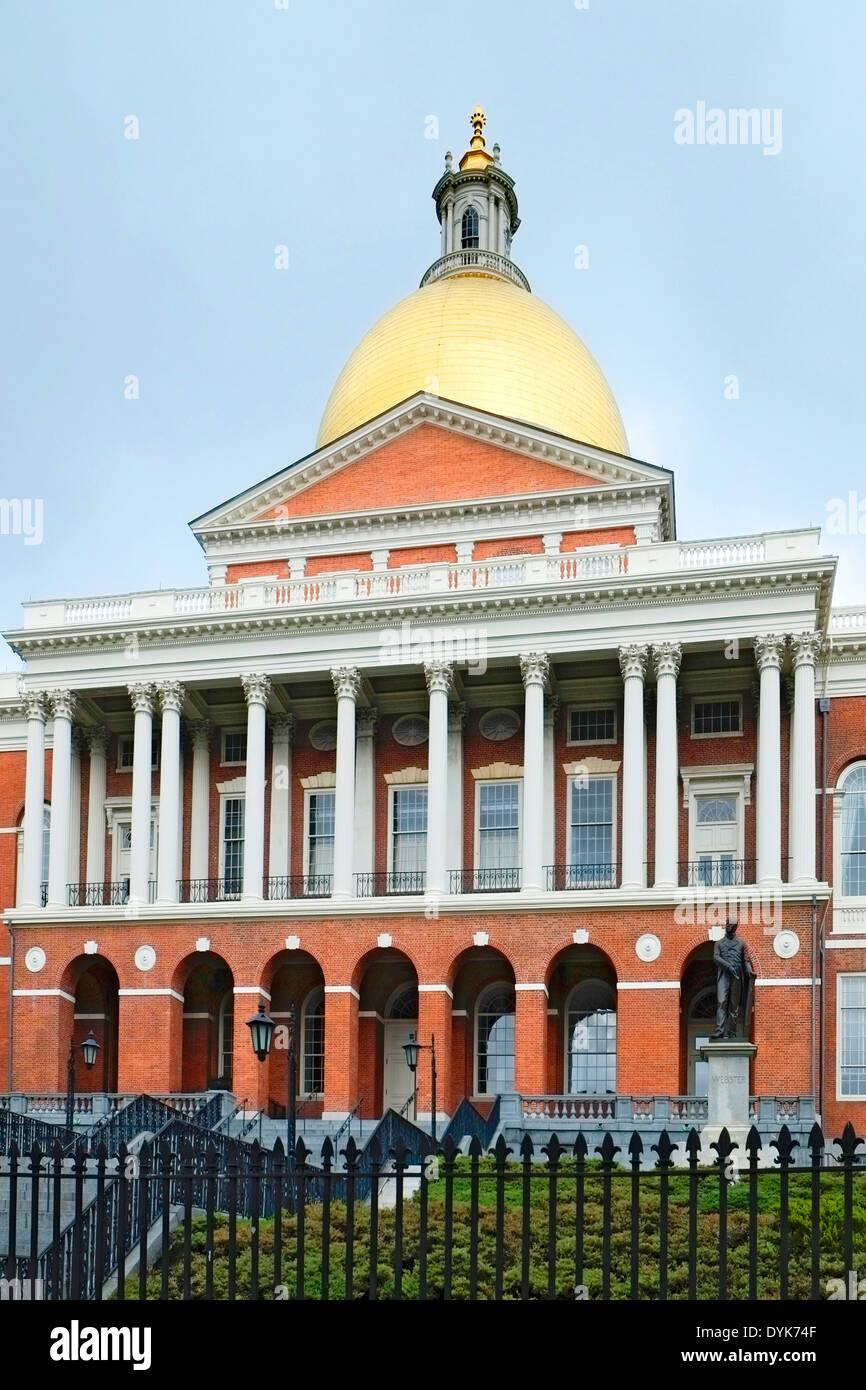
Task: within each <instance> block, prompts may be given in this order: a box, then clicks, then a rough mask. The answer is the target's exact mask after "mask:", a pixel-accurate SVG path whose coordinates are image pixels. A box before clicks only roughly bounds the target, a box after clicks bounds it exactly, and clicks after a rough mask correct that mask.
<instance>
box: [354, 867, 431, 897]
mask: <svg viewBox="0 0 866 1390" xmlns="http://www.w3.org/2000/svg"><path fill="white" fill-rule="evenodd" d="M426 882H427V875H426V874H425V872H424V870H423V869H399V870H397V872H396V873H390V874H355V896H356V897H357V898H379V897H385V896H387V894H389V893H423V892H424V885H425V883H426Z"/></svg>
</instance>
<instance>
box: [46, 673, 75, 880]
mask: <svg viewBox="0 0 866 1390" xmlns="http://www.w3.org/2000/svg"><path fill="white" fill-rule="evenodd" d="M48 699H49V704H50V706H51V713H52V714H53V715H54V742H53V751H52V756H51V836H50V839H49V842H48V906H49V907H66V906H67V904H68V901H69V897H68V893H67V891H66V884H67V882H68V880H67V877H66V875H67V873H68V872H69V807H70V796H71V790H72V716H73V713H74V711H75V698H74V696H73V695H72V694H71V692H70V691H68V690H53V691H52V692H51V694H50V695H49V697H48Z"/></svg>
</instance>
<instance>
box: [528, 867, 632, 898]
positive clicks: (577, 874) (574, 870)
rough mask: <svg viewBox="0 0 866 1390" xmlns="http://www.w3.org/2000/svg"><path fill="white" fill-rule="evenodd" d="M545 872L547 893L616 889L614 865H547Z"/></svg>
mask: <svg viewBox="0 0 866 1390" xmlns="http://www.w3.org/2000/svg"><path fill="white" fill-rule="evenodd" d="M545 872H546V874H547V890H548V892H553V893H564V892H568V891H570V890H571V889H574V888H616V864H548V865H547V868H546V870H545Z"/></svg>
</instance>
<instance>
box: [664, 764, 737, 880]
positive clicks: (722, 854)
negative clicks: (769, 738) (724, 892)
mask: <svg viewBox="0 0 866 1390" xmlns="http://www.w3.org/2000/svg"><path fill="white" fill-rule="evenodd" d="M753 771H754V768H753V767H752V765H751V764H748V763H740V764H733V763H732V764H728V765H722V766H719V767H709V766H704V767H681V768H680V775H681V777H682V779H683V786H684V789H685V799H686V803H687V805H688V808H689V855H688V863H687V865H686V866H685V867H684V872H685V871H686V870H687V876H686V877H685V879H684V882H685V883H688V884H689V885H690V886H692V887H695V886H705V887H706V886H727V885H735V884H741V883H749V882H752V881H753V880H752V876H753V874H754V864H753V863H752V862H751V861H749V862H747V861H746V859H745V858H744V855H745V844H746V833H745V815H746V806H747V805H748V802H749V799H750V787H751V778H752V774H753Z"/></svg>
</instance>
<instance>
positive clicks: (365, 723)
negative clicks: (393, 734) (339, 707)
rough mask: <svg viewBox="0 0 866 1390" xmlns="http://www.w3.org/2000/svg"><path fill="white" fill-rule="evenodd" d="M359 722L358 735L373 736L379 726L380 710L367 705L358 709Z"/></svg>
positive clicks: (356, 728) (356, 727)
mask: <svg viewBox="0 0 866 1390" xmlns="http://www.w3.org/2000/svg"><path fill="white" fill-rule="evenodd" d="M357 718H358V722H357V724H356V726H355V733H356V737H357V738H359V739H361V738H373V736H374V735H375V733H376V730H377V728H378V727H379V711H378V710H377V709H370V708H368V707H365V708H364V709H359V710H358V716H357Z"/></svg>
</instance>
